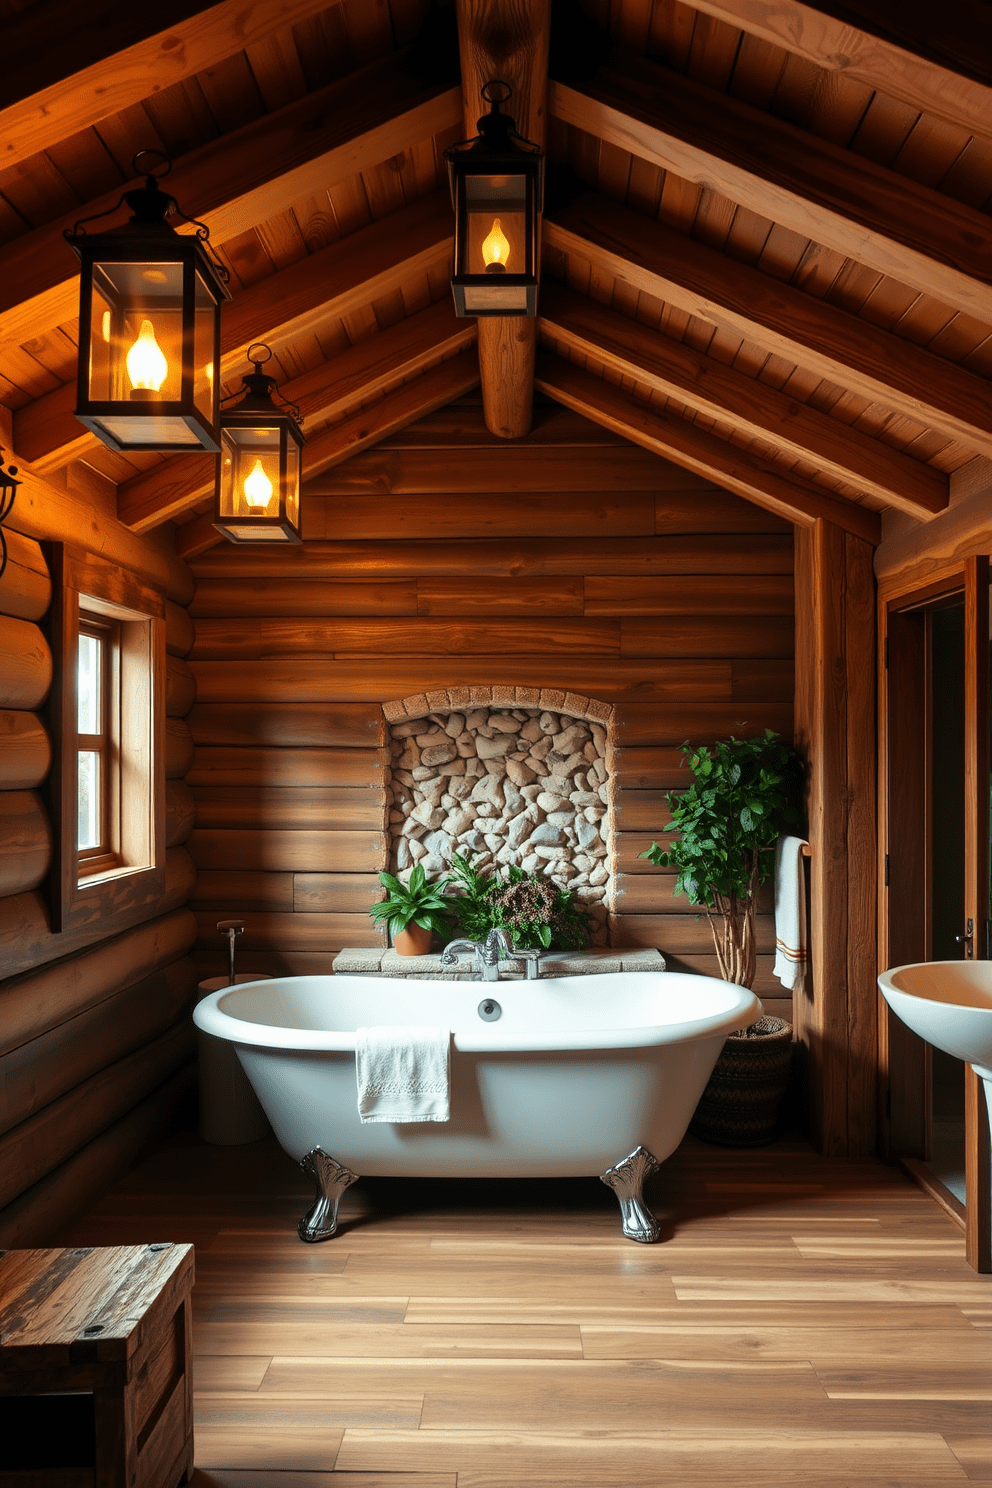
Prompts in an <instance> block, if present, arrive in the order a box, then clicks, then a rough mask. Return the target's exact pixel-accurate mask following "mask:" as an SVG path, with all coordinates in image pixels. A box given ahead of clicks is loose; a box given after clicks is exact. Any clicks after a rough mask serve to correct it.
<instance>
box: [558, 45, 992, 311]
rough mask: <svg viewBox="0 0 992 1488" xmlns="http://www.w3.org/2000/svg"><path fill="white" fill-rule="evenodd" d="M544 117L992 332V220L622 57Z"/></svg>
mask: <svg viewBox="0 0 992 1488" xmlns="http://www.w3.org/2000/svg"><path fill="white" fill-rule="evenodd" d="M548 108H549V112H550V113H551V114H552V115H553V116H554V117H555V118H556V119H557V120H558V121H559V122H560V123H563V124H570V125H574V126H575V127H576V128H578V129H582V130H584V131H585V132H586V133H588V134H591V135H594V136H598V137H599V139H601V140H603V141H604V142H605V143H607V144H609V145H614V146H616V147H618V148H619V149H621V150H628V151H630V152H631V153H632V154H633V155H636V156H637V157H638V158H639V159H642V160H648V161H650V162H651V163H652V164H653V165H656V166H659V167H660V168H661V169H663V170H667V171H672V172H673V173H674V174H675V175H677V176H680V177H681V178H682V179H684V180H687V181H692V182H694V183H695V184H696V185H699V186H705V187H707V188H708V189H709V190H710V191H715V192H718V193H719V194H721V195H723V196H726V197H729V199H730V200H731V201H734V202H739V203H742V204H743V205H745V206H746V207H748V208H749V209H750V210H751V211H752V212H757V213H759V214H760V215H761V216H763V217H767V218H769V219H770V220H771V221H772V222H775V223H778V224H779V226H781V227H785V228H788V229H790V230H791V231H792V232H795V233H798V234H799V235H800V236H801V237H803V238H811V239H812V240H813V241H814V242H815V243H820V244H823V245H824V246H825V247H828V248H833V249H835V250H836V251H837V252H838V253H843V254H845V255H846V256H848V257H850V258H853V259H855V260H856V261H857V262H858V263H862V264H866V265H867V266H868V267H870V268H873V269H876V270H877V271H878V272H879V273H882V274H890V275H892V277H893V278H894V279H897V280H899V281H900V283H902V284H907V285H910V286H911V287H913V288H914V289H917V290H919V291H920V292H921V293H923V294H927V295H933V296H935V297H936V298H937V299H939V300H941V301H943V303H944V304H946V305H949V306H951V307H952V308H953V309H955V310H962V311H964V312H965V314H967V315H973V316H975V317H976V319H978V320H980V321H982V322H984V323H985V324H986V325H990V324H992V220H990V219H989V218H988V217H987V216H986V215H985V214H984V213H983V212H979V211H976V210H975V209H974V208H972V207H968V206H965V205H963V204H962V203H961V202H957V201H954V200H953V199H952V198H951V197H948V196H942V195H940V193H939V192H936V191H932V190H931V189H930V188H929V187H926V186H921V185H919V184H918V183H917V182H915V181H911V180H909V179H908V177H906V176H900V175H897V174H896V173H895V171H891V170H887V169H886V168H885V167H884V166H880V165H876V164H875V162H874V161H872V160H869V159H867V158H866V157H864V156H861V155H856V154H854V153H853V152H852V151H850V150H843V149H840V148H839V147H838V146H837V145H834V144H831V143H829V141H827V140H823V139H818V138H817V137H816V136H815V135H812V134H807V133H805V132H804V131H803V130H801V129H797V128H796V127H795V126H794V125H792V124H788V123H786V122H785V121H784V120H782V119H776V118H775V117H774V115H772V114H768V113H764V112H762V111H761V110H759V109H755V108H751V107H750V106H749V105H748V104H745V103H741V102H740V101H739V100H737V99H735V98H731V97H729V96H728V95H726V94H724V93H717V92H715V91H714V90H713V89H710V88H705V87H703V86H702V85H701V84H699V83H697V82H695V81H694V80H693V79H691V78H687V77H682V76H680V75H679V74H678V73H676V72H672V71H670V70H669V69H667V68H664V67H661V66H659V65H657V64H656V63H651V62H646V61H643V60H642V59H640V58H631V57H629V56H626V55H625V56H624V57H623V59H622V61H619V62H618V64H617V66H615V67H608V68H605V69H604V70H603V71H601V72H599V73H597V75H596V76H595V78H594V79H592V80H591V81H589V82H585V83H583V84H582V86H581V88H579V87H570V86H568V85H567V84H564V83H558V82H551V83H549V85H548Z"/></svg>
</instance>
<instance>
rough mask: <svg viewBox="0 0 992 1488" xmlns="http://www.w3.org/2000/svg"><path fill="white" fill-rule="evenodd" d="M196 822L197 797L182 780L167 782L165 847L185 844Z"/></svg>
mask: <svg viewBox="0 0 992 1488" xmlns="http://www.w3.org/2000/svg"><path fill="white" fill-rule="evenodd" d="M195 821H196V797H195V796H194V795H193V792H192V791H191V790H190V788H189V786H188V785H184V784H183V782H182V781H181V780H167V781H166V782H165V845H166V847H178V845H179V843H180V842H185V841H186V838H187V837H188V836H189V834H190V832H192V830H193V823H194V822H195Z"/></svg>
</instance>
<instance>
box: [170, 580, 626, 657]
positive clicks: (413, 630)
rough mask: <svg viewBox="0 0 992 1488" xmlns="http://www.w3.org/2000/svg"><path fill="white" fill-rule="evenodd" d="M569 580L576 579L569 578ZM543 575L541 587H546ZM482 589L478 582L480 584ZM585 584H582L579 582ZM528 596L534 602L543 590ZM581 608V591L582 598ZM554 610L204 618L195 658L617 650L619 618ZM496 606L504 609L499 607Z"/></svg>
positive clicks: (551, 605)
mask: <svg viewBox="0 0 992 1488" xmlns="http://www.w3.org/2000/svg"><path fill="white" fill-rule="evenodd" d="M569 582H571V581H569ZM543 584H544V581H543V580H538V583H537V586H535V587H536V588H538V589H539V588H541V587H542V586H543ZM476 587H478V585H477V586H476ZM580 588H581V586H580ZM528 597H530V598H531V600H532V603H535V604H536V602H537V600H538V596H537V595H536V594H535V595H533V596H521V599H522V600H524V599H526V598H528ZM578 606H579V607H580V606H581V593H580V595H579V598H578ZM553 609H554V594H552V595H551V596H550V597H549V601H548V604H547V610H548V611H549V612H551V613H550V614H549V615H543V616H541V613H540V611H538V615H539V616H540V618H534V619H524V618H523V617H521V616H518V615H510V616H505V617H504V616H502V615H501V616H500V618H498V619H495V620H493V621H492V622H490V623H488V624H487V623H486V621H485V620H482V619H480V620H477V621H476V620H469V619H455V618H452V619H446V620H441V619H437V620H435V619H418V620H363V621H357V620H350V621H349V620H304V619H302V618H301V619H287V620H277V619H268V618H266V619H262V620H249V619H239V620H201V621H199V622H198V624H197V641H196V647H195V648H194V650H193V652H192V653H191V656H190V660H191V661H193V662H197V661H256V660H261V659H262V658H266V657H275V656H300V655H303V654H306V653H309V654H311V655H321V656H335V657H349V656H367V657H374V658H376V659H379V658H382V657H386V656H388V657H396V656H429V657H435V656H474V655H477V654H478V653H480V652H482V653H485V652H487V651H488V652H493V651H501V652H503V654H504V655H507V656H510V655H522V656H528V655H533V654H534V652H538V653H540V652H543V651H547V650H548V649H549V648H550V649H553V650H554V651H556V652H564V653H575V654H579V655H581V654H586V653H589V654H593V655H603V654H605V655H619V652H620V626H619V623H618V622H617V621H615V620H586V619H559V618H557V617H553ZM494 612H495V613H496V614H499V613H500V612H499V609H498V606H494ZM578 613H580V614H581V608H579V609H578Z"/></svg>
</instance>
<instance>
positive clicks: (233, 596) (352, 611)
mask: <svg viewBox="0 0 992 1488" xmlns="http://www.w3.org/2000/svg"><path fill="white" fill-rule="evenodd" d="M307 547H309V544H307V545H306V546H305V547H303V548H302V549H301V548H297V549H296V551H297V552H306V551H307ZM204 556H205V557H206V556H209V555H206V554H205V555H204ZM257 566H258V565H254V564H253V565H252V568H253V569H254V568H255V567H257ZM416 613H417V586H416V584H415V583H411V582H407V583H403V582H401V581H399V580H390V579H386V580H383V579H379V578H373V577H371V576H370V577H369V578H368V579H360V580H357V581H355V580H353V581H352V582H350V583H349V582H347V581H346V582H337V581H335V580H334V579H330V580H328V579H325V578H323V576H322V575H319V574H318V575H315V576H314V577H310V573H309V568H308V567H306V566H304V565H302V564H299V565H297V567H296V568H295V569H294V570H288V571H287V572H286V574H285V576H283V575H282V574H279V575H277V576H273V577H266V576H264V575H258V576H255V575H248V576H244V574H243V569H242V567H241V565H240V564H239V565H238V566H237V567H234V565H232V566H231V571H230V573H229V574H228V575H226V576H225V577H224V578H217V579H198V580H197V584H196V595H195V598H194V600H193V603H192V604H191V605H190V614H191V615H192V616H193V617H194V619H195V621H196V625H195V630H196V633H197V635H199V634H200V630H201V622H202V621H203V620H205V619H220V618H225V619H226V618H227V617H229V616H234V615H415V614H416Z"/></svg>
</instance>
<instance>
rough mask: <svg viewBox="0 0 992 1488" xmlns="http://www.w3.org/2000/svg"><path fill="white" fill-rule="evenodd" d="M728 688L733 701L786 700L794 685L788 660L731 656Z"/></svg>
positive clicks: (792, 673) (790, 697) (790, 695)
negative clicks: (755, 659)
mask: <svg viewBox="0 0 992 1488" xmlns="http://www.w3.org/2000/svg"><path fill="white" fill-rule="evenodd" d="M730 677H731V683H730V691H731V696H732V697H733V699H734V701H735V702H737V703H751V702H759V703H760V702H776V703H790V702H791V701H792V695H793V691H794V684H795V669H794V667H793V664H792V662H791V661H776V660H774V659H772V658H769V659H762V660H760V661H750V660H748V661H745V660H741V659H739V658H738V659H735V660H734V661H732V662H731V663H730Z"/></svg>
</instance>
